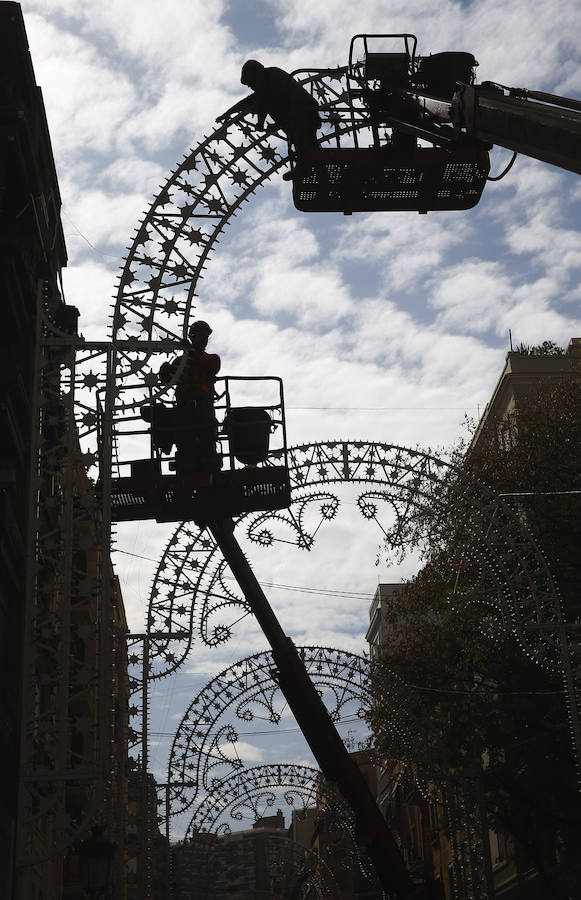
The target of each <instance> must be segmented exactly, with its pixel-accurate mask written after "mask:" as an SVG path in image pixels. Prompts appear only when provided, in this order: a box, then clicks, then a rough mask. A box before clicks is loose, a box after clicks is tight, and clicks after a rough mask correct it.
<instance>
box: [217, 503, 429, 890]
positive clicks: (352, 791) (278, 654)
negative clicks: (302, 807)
mask: <svg viewBox="0 0 581 900" xmlns="http://www.w3.org/2000/svg"><path fill="white" fill-rule="evenodd" d="M208 528H209V529H210V531H211V532H212V534H213V536H214V538H215V540H216V543H217V544H218V546H219V547H220V549H221V551H222V553H223V555H224V558H225V559H226V561H227V563H228V565H229V566H230V569H231V570H232V573H233V574H234V577H235V578H236V580H237V582H238V584H239V586H240V588H241V590H242V592H243V594H244V596H245V597H246V599H247V601H248V603H249V604H250V607H251V609H252V612H253V613H254V615H255V616H256V619H257V620H258V623H259V625H260V627H261V628H262V631H263V632H264V635H265V637H266V639H267V640H268V642H269V644H270V646H271V648H272V654H273V658H274V661H275V664H276V668H277V679H278V684H279V686H280V689H281V691H282V693H283V694H284V697H285V699H286V701H287V703H288V705H289V707H290V709H291V710H292V712H293V715H294V716H295V718H296V720H297V722H298V724H299V727H300V729H301V731H302V733H303V735H304V737H305V739H306V741H307V743H308V745H309V747H310V748H311V751H312V753H313V755H314V757H315V759H316V760H317V763H318V764H319V766H320V768H321V772H322V773H323V775H324V777H325V778H326V779H327V780H328V781H330V782H332V783H334V784H335V785H336V786H337V788H338V790H339V791H340V793H341V794H342V796H343V797H344V798H345V800H346V801H347V802H348V803H349V805H350V806H351V808H352V810H353V812H354V814H355V819H356V827H357V833H358V835H359V837H360V839H362V842H363V844H364V845H365V846H366V849H367V852H368V853H369V856H370V858H371V860H372V862H373V864H374V866H375V869H376V871H377V874H378V877H379V879H380V881H381V884H382V886H383V888H384V889H385V890H387V891H391V892H395V893H396V895H397V897H398V900H399V898H402V900H403V898H410V900H411V898H413V900H429V898H430V896H431V894H430V891H429V886H428V885H417V884H414V883H413V881H412V880H411V877H410V875H409V873H408V871H407V869H406V867H405V863H404V861H403V859H402V857H401V854H400V852H399V849H398V846H397V844H396V842H395V840H394V838H393V836H392V834H391V832H390V831H389V828H388V827H387V823H386V821H385V819H384V818H383V816H382V815H381V813H380V811H379V809H378V807H377V804H376V802H375V799H374V797H373V795H372V793H371V791H370V790H369V787H368V786H367V783H366V782H365V780H364V778H363V776H362V774H361V772H360V770H359V768H358V767H357V765H356V764H355V762H354V761H353V759H352V758H351V757H350V756H349V753H348V752H347V750H346V748H345V745H344V744H343V741H342V740H341V738H340V736H339V734H338V732H337V730H336V728H335V726H334V724H333V721H332V719H331V717H330V715H329V713H328V711H327V708H326V707H325V705H324V703H323V701H322V700H321V698H320V696H319V694H318V692H317V690H316V688H315V686H314V685H313V682H312V681H311V679H310V678H309V675H308V673H307V670H306V668H305V665H304V663H303V661H302V659H301V658H300V656H299V654H298V652H297V649H296V647H295V645H294V643H293V642H292V640H291V639H290V638H289V637H287V636H286V635H285V633H284V632H283V630H282V628H281V625H280V623H279V621H278V619H277V618H276V616H275V614H274V612H273V610H272V607H271V606H270V604H269V602H268V600H267V599H266V597H265V595H264V592H263V591H262V588H261V587H260V585H259V583H258V581H257V580H256V577H255V575H254V573H253V571H252V569H251V567H250V565H249V563H248V561H247V559H246V557H245V556H244V554H243V552H242V550H241V548H240V545H239V544H238V542H237V540H236V538H235V537H234V526H233V522H232V520H229V519H222V520H214V521H211V522H210V523H209V524H208Z"/></svg>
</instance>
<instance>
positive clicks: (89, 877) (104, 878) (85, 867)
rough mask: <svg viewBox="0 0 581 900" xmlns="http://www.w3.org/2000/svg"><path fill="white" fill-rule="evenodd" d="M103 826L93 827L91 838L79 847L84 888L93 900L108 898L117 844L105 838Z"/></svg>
mask: <svg viewBox="0 0 581 900" xmlns="http://www.w3.org/2000/svg"><path fill="white" fill-rule="evenodd" d="M104 831H105V828H104V826H103V825H93V827H92V828H91V837H90V838H88V840H86V841H83V843H82V844H81V846H80V847H79V856H80V858H81V872H82V878H83V887H84V889H85V891H86V893H87V895H88V896H89V897H91V900H100V898H105V897H106V896H107V888H108V886H109V876H110V874H111V864H112V862H113V856H114V855H115V851H116V850H117V844H114V843H113V842H112V841H109V840H107V838H105V837H104V836H103V833H104Z"/></svg>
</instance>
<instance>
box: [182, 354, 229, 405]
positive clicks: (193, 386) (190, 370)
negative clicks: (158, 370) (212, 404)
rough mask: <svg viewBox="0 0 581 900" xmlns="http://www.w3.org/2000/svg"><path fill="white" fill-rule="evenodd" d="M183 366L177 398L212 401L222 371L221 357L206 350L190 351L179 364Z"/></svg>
mask: <svg viewBox="0 0 581 900" xmlns="http://www.w3.org/2000/svg"><path fill="white" fill-rule="evenodd" d="M182 365H183V368H182V370H181V372H180V375H179V377H178V383H177V385H176V398H177V399H178V400H183V401H189V400H197V399H206V400H212V399H213V395H214V382H215V381H216V375H217V374H218V372H219V371H220V365H221V362H220V357H219V356H218V355H217V354H216V353H206V351H205V350H188V352H187V353H185V354H184V356H182V358H181V359H180V360H179V361H178V363H177V367H179V366H182Z"/></svg>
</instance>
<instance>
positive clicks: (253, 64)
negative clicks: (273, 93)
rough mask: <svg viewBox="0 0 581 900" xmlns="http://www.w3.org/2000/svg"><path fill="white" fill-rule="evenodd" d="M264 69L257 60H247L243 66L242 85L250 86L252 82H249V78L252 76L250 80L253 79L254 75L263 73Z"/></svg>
mask: <svg viewBox="0 0 581 900" xmlns="http://www.w3.org/2000/svg"><path fill="white" fill-rule="evenodd" d="M263 69H264V66H263V65H262V63H261V62H258V60H257V59H247V60H246V62H245V63H244V65H243V66H242V72H241V73H240V81H241V82H242V84H250V82H249V81H248V76H250V78H251V79H252V76H253V75H257V74H258V73H259V72H262V70H263ZM252 80H253V79H252Z"/></svg>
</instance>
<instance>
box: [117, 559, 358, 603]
mask: <svg viewBox="0 0 581 900" xmlns="http://www.w3.org/2000/svg"><path fill="white" fill-rule="evenodd" d="M112 552H113V553H123V554H124V556H134V557H136V558H137V559H145V560H147V561H148V562H155V563H159V559H154V558H153V557H152V556H142V555H141V554H139V553H131V551H130V550H121V549H120V548H119V547H114V548H112ZM223 577H224V578H228V580H229V581H235V580H236V579H235V578H234V576H226V575H224V576H223ZM258 583H259V584H261V585H262V586H263V587H268V588H276V589H277V590H281V591H293V592H296V593H304V594H318V595H321V596H323V597H342V598H344V599H348V600H372V599H373V595H372V594H370V593H369V591H339V590H333V589H332V588H308V587H301V586H300V585H297V584H276V583H275V582H272V581H259V582H258Z"/></svg>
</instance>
